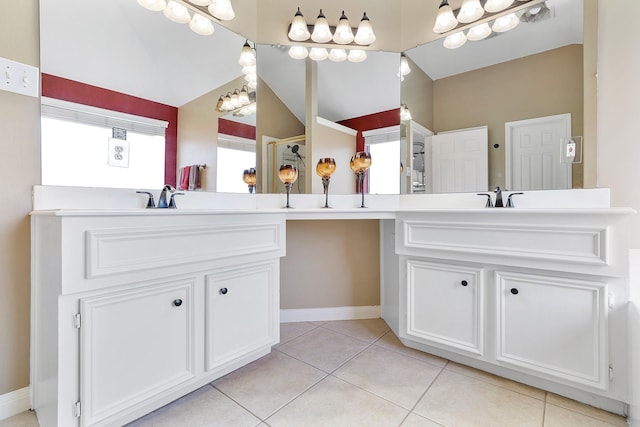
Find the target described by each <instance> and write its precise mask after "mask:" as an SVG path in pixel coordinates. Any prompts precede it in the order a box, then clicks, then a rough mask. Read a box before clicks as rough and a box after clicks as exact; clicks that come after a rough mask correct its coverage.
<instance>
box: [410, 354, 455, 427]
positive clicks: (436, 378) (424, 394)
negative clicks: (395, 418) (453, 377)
mask: <svg viewBox="0 0 640 427" xmlns="http://www.w3.org/2000/svg"><path fill="white" fill-rule="evenodd" d="M448 364H449V361H448V360H447V363H445V365H444V366H443V367H442V368H441V369H440V372H438V375H436V377H435V378H434V379H433V381H431V383H430V384H429V385H428V386H427V388H426V389H425V391H424V392H423V393H422V394H421V395H420V397H419V398H418V400H416V403H414V404H413V406H412V407H411V409H409V412H408V413H407V415H406V416H405V417H404V418H403V420H402V422H401V423H400V424H399V425H400V426H401V425H402V423H404V422H405V421H406V420H407V418H409V415H411V414H414V415H417V416H419V417H422V418H426V419H428V420H429V421H433V422H434V423H436V424H438V425H442V424H440V423H439V422H437V421H434V420H432V419H431V418H428V417H425V416H424V415H420V414H418V413H416V412H414V410H415V409H416V406H418V404H419V403H420V402H421V401H422V399H424V397H425V396H426V394H427V393H428V392H429V390H431V387H432V386H433V385H434V384H435V382H436V381H438V378H440V375H442V373H443V372H444V368H446V367H447V365H448Z"/></svg>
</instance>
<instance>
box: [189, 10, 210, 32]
mask: <svg viewBox="0 0 640 427" xmlns="http://www.w3.org/2000/svg"><path fill="white" fill-rule="evenodd" d="M189 28H191V31H193V32H194V33H196V34H200V35H202V36H208V35H210V34H213V32H214V31H215V28H214V27H213V23H212V22H211V20H210V19H208V18H205V17H204V16H202V15H200V14H199V13H194V14H193V17H192V18H191V21H190V22H189Z"/></svg>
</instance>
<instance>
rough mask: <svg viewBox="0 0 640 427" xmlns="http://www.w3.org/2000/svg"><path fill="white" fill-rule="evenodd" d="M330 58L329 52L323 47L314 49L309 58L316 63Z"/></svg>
mask: <svg viewBox="0 0 640 427" xmlns="http://www.w3.org/2000/svg"><path fill="white" fill-rule="evenodd" d="M328 57H329V52H327V49H325V48H323V47H312V48H311V51H310V52H309V58H311V59H313V60H314V61H324V60H325V59H327V58H328Z"/></svg>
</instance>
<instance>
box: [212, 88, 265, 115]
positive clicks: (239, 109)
mask: <svg viewBox="0 0 640 427" xmlns="http://www.w3.org/2000/svg"><path fill="white" fill-rule="evenodd" d="M216 111H217V112H219V113H231V114H233V115H234V116H249V115H251V114H254V113H255V112H256V93H255V91H251V92H250V91H249V88H248V87H247V86H246V85H245V86H242V88H241V89H236V90H234V91H233V92H228V93H227V94H226V95H220V97H219V98H218V103H217V104H216Z"/></svg>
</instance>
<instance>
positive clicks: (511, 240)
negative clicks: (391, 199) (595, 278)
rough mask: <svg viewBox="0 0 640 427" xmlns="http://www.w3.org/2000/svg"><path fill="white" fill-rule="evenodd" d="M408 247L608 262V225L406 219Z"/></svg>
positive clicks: (553, 259)
mask: <svg viewBox="0 0 640 427" xmlns="http://www.w3.org/2000/svg"><path fill="white" fill-rule="evenodd" d="M404 227H405V230H404V242H403V244H404V247H406V248H416V249H430V250H437V251H454V252H466V253H472V254H485V255H500V256H507V257H516V258H527V259H531V258H535V259H540V260H547V261H553V262H558V261H563V262H570V263H578V264H591V265H599V266H602V265H608V264H609V259H608V252H607V238H608V234H607V228H606V227H593V228H590V227H568V226H553V225H545V226H537V225H517V226H516V225H504V226H503V225H496V224H484V223H471V222H469V223H456V224H452V223H451V222H439V221H433V222H432V221H411V220H407V221H404Z"/></svg>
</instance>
